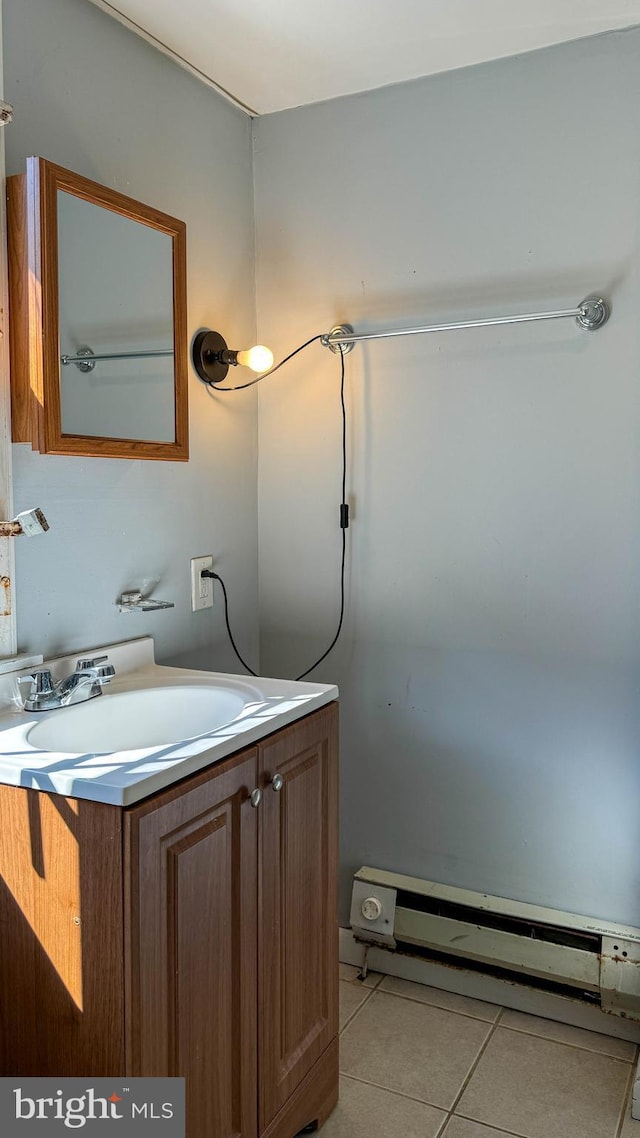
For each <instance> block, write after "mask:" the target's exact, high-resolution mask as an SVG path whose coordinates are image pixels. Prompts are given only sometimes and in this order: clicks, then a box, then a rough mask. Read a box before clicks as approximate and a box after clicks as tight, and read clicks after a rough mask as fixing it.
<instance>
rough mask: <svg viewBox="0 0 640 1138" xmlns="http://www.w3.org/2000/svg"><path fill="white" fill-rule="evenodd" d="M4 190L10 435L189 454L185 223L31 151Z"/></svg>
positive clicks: (47, 442)
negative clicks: (22, 171)
mask: <svg viewBox="0 0 640 1138" xmlns="http://www.w3.org/2000/svg"><path fill="white" fill-rule="evenodd" d="M7 189H8V207H9V210H8V212H9V217H8V221H9V283H10V300H11V315H12V319H11V388H12V421H13V438H14V441H15V442H30V443H31V445H32V446H33V447H34V449H37V450H40V451H42V452H43V453H47V454H68V455H97V456H103V457H112V458H155V459H174V460H186V459H187V458H188V436H187V431H188V423H187V412H188V408H187V330H186V263H185V262H186V257H185V245H186V231H185V225H184V223H183V222H181V221H178V220H176V219H175V218H172V217H169V216H168V215H167V214H163V213H160V212H159V211H157V210H155V209H152V208H150V207H149V206H145V205H143V204H142V203H140V202H136V201H134V200H133V199H131V198H128V197H125V196H124V195H123V194H119V193H117V192H116V191H114V190H111V189H109V188H108V187H106V186H100V185H98V184H97V183H96V182H91V181H89V180H88V179H86V178H83V177H81V176H80V175H77V174H73V173H71V172H70V171H68V170H64V169H62V167H59V166H55V165H53V164H52V163H50V162H47V161H45V160H44V159H42V158H29V159H28V160H27V173H26V174H20V175H16V176H14V177H12V178H9V179H7Z"/></svg>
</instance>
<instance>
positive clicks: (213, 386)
mask: <svg viewBox="0 0 640 1138" xmlns="http://www.w3.org/2000/svg"><path fill="white" fill-rule="evenodd" d="M322 335H323V334H322V332H320V333H319V334H318V335H317V336H312V337H311V339H310V340H305V342H304V344H301V345H300V347H299V348H295V349H294V351H293V352H289V355H288V356H285V357H284V359H283V360H280V363H277V364H274V366H273V367H270V368H269V370H268V371H263V373H262V375H257V376H256V378H255V379H250V380H249V382H248V383H238V384H237V386H236V387H221V386H220V384H219V383H210V384H209V387H210V388H211V390H212V391H244V389H245V387H253V385H254V384H255V383H260V382H261V380H263V379H266V378H267V376H268V375H273V374H274V372H276V371H278V370H279V369H280V368H281V367H282V366H283V364H288V363H289V360H292V359H293V357H294V356H297V354H298V352H301V351H302V350H303V349H304V348H308V347H309V344H314V343H315V342H316V340H321V339H322ZM340 355H342V352H341V353H340Z"/></svg>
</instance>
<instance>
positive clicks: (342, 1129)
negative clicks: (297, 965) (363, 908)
mask: <svg viewBox="0 0 640 1138" xmlns="http://www.w3.org/2000/svg"><path fill="white" fill-rule="evenodd" d="M340 989H341V992H340V996H341V1001H340V1021H341V1022H340V1028H341V1039H340V1070H341V1080H340V1103H339V1105H338V1107H337V1108H336V1110H335V1111H334V1113H333V1114H332V1116H331V1118H329V1120H328V1121H327V1122H326V1123H325V1125H324V1127H323V1128H322V1138H513V1136H516V1138H640V1122H634V1121H633V1119H632V1118H631V1116H630V1113H629V1112H630V1102H629V1100H630V1090H631V1086H632V1082H633V1077H634V1075H635V1061H636V1058H637V1048H636V1046H635V1044H633V1043H626V1042H624V1041H622V1040H619V1039H613V1038H611V1037H610V1036H606V1035H598V1034H596V1033H595V1032H592V1031H583V1030H582V1029H581V1028H576V1027H566V1026H565V1025H563V1024H559V1023H554V1022H552V1021H551V1020H544V1019H538V1018H537V1017H536V1016H530V1015H524V1014H522V1013H521V1012H514V1011H510V1010H509V1009H506V1008H500V1007H497V1006H496V1005H495V1004H485V1003H483V1002H482V1001H481V1000H472V999H469V998H468V997H466V996H456V995H452V994H451V993H449V992H441V991H439V990H437V989H436V988H427V987H423V986H422V985H421V984H412V983H409V982H408V981H406V980H398V979H395V978H394V977H392V976H380V975H376V974H372V975H370V976H369V977H368V978H367V980H366V981H365V982H364V983H361V982H360V981H359V980H358V979H357V969H355V968H352V967H350V966H349V965H344V964H341V965H340Z"/></svg>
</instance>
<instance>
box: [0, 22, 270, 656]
mask: <svg viewBox="0 0 640 1138" xmlns="http://www.w3.org/2000/svg"><path fill="white" fill-rule="evenodd" d="M3 9H4V58H5V97H6V98H7V99H8V100H9V101H10V102H11V103H13V104H14V107H15V121H14V123H13V124H12V126H11V128H10V130H9V131H8V132H7V134H6V136H5V137H6V145H7V169H8V172H9V173H17V172H20V171H21V170H23V169H24V162H25V158H26V157H27V156H28V155H31V154H39V155H42V156H43V157H45V158H49V159H51V160H52V161H54V162H57V163H59V164H60V165H62V166H66V167H68V168H69V169H71V170H75V171H77V172H79V173H81V174H84V175H86V176H87V177H90V178H93V179H95V180H96V181H98V182H102V183H104V184H105V185H108V186H113V187H114V188H115V189H118V190H121V191H123V192H124V193H126V194H129V195H130V196H131V197H134V198H138V199H140V200H141V201H144V202H146V203H148V204H149V205H153V206H155V207H157V208H158V209H160V210H163V211H165V212H167V213H170V214H172V215H174V216H176V217H179V218H182V219H183V220H184V221H185V222H186V224H187V265H188V305H189V315H188V329H189V335H190V336H191V335H192V334H193V332H194V331H195V330H196V329H197V328H199V327H201V326H203V325H206V326H213V327H219V328H220V329H221V330H222V331H223V332H224V333H225V334H226V335H227V336H228V338H229V342H231V343H235V342H238V343H245V342H249V343H251V342H253V337H254V335H255V312H254V294H253V257H254V247H253V199H252V173H251V168H252V155H251V122H250V120H249V119H248V118H247V117H246V116H245V115H244V114H243V113H242V112H241V111H239V110H236V109H235V108H234V107H232V106H230V105H229V104H228V103H226V102H225V101H224V100H223V99H222V98H220V97H219V96H217V95H216V94H215V93H214V92H213V91H211V90H209V89H207V88H206V87H205V86H203V85H202V84H201V83H199V82H198V81H197V80H195V79H193V78H191V77H190V76H189V75H187V74H186V73H185V72H184V71H183V70H181V69H180V68H179V67H177V66H176V65H175V64H173V63H172V62H171V61H170V60H169V59H167V57H166V56H164V55H161V54H160V53H159V52H157V51H155V50H154V49H153V48H151V47H150V46H148V45H147V44H146V43H144V42H143V41H142V40H141V39H140V38H138V37H137V36H135V35H133V34H132V33H130V32H129V31H127V30H125V29H124V28H123V27H122V26H120V25H119V24H118V23H116V22H115V21H114V20H112V19H111V18H109V17H108V16H106V15H105V14H104V13H102V12H100V11H99V10H98V9H97V8H95V7H94V6H93V5H92V4H90V3H88V0H4V3H3ZM189 400H190V428H191V461H190V462H189V463H188V464H183V463H165V462H141V461H122V460H116V459H96V458H94V459H82V458H61V457H57V456H55V457H54V456H42V455H38V454H34V453H32V452H31V450H30V448H28V447H26V446H15V447H14V448H13V449H14V477H15V488H14V493H15V505H16V509H18V510H21V509H23V508H25V507H28V506H32V505H40V506H41V507H42V508H43V510H44V511H45V513H46V515H47V518H48V519H49V522H50V524H51V530H50V533H49V534H48V535H47V536H46V538H38V539H35V538H34V539H33V540H31V541H24V542H18V543H16V555H17V603H18V636H19V644H20V647H21V648H24V649H30V650H33V651H41V652H44V653H45V654H52V653H55V652H57V651H59V650H62V649H69V650H73V649H74V648H83V647H90V646H92V645H97V644H104V643H108V642H110V641H114V640H120V639H127V638H130V637H133V636H139V635H142V634H147V633H149V634H151V635H153V636H154V637H155V638H156V649H157V655H158V658H159V659H161V660H171V661H172V662H175V663H186V664H192V665H200V666H202V667H208V668H221V669H223V670H224V669H227V670H229V669H233V667H234V664H233V660H234V657H233V655H232V653H231V650H230V648H229V647H228V642H227V637H226V632H225V631H224V624H223V620H222V606H221V605H220V606H218V607H216V609H215V610H214V611H213V612H208V611H205V612H200V613H195V614H192V613H191V605H190V578H189V558H190V557H192V556H196V555H199V554H202V553H213V554H214V555H215V557H216V560H217V561H218V565H219V568H220V572H221V573H222V574H223V575H224V576H225V578H226V580H227V584H228V586H229V590H230V593H231V596H232V601H233V605H234V627H235V629H236V631H237V639H238V641H239V643H240V644H241V645H242V646H243V648H244V649H245V651H246V653H247V655H248V656H249V657H250V658H252V659H256V658H257V650H258V635H257V514H256V457H257V428H256V408H255V395H254V394H253V392H250V393H247V395H246V396H239V397H237V398H236V399H235V400H234V401H233V402H228V401H227V402H223V400H222V399H221V398H220V397H218V398H217V399H216V398H215V397H211V395H210V394H209V392H208V390H207V389H206V388H205V387H204V386H203V385H202V384H201V383H200V382H199V380H198V379H197V378H196V377H195V375H194V374H193V373H192V372H191V373H190V376H189ZM154 578H158V579H159V582H158V585H157V590H156V591H157V595H159V596H160V597H161V598H163V599H165V600H171V601H174V602H175V605H176V607H175V609H172V610H171V611H166V612H159V613H154V614H151V615H146V616H143V615H126V616H120V615H119V614H118V613H117V610H116V608H115V606H114V602H115V600H116V597H117V596H119V594H120V593H121V592H122V590H123V589H125V588H127V587H129V588H130V587H133V586H135V585H139V584H142V583H143V582H144V581H145V580H153V579H154Z"/></svg>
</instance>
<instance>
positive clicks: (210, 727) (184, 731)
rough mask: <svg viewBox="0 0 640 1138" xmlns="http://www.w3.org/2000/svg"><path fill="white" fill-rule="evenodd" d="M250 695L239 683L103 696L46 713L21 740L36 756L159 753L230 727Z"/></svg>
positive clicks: (253, 692) (252, 696) (177, 687)
mask: <svg viewBox="0 0 640 1138" xmlns="http://www.w3.org/2000/svg"><path fill="white" fill-rule="evenodd" d="M256 694H257V693H256V692H255V691H254V690H253V689H252V688H250V687H249V685H248V684H247V685H246V686H244V685H242V684H241V683H239V684H238V685H235V686H229V687H225V686H223V685H222V684H207V685H202V686H188V687H187V686H184V685H175V686H171V687H156V688H147V689H144V690H137V691H124V692H108V691H107V692H106V693H104V694H103V695H101V696H98V697H95V698H94V699H90V700H87V702H86V703H79V704H76V705H74V706H71V707H65V708H62V709H60V710H55V711H50V712H47V713H46V714H45V717H44V718H43V719H42V720H41V721H40V722H39V723H36V724H35V725H34V726H33V727H31V729H30V730H29V732H28V734H27V740H28V742H29V744H30V746H32V747H36V748H38V750H43V751H58V752H62V753H64V754H76V755H78V754H88V753H93V754H96V753H97V754H106V753H111V752H114V751H132V750H137V749H139V748H145V747H159V746H160V747H161V746H165V745H170V744H173V743H179V742H183V741H184V740H186V739H193V738H195V737H196V736H198V735H206V734H208V733H209V732H210V731H216V730H217V729H218V728H220V727H223V726H224V724H225V723H231V722H232V721H233V720H234V719H236V718H237V716H238V715H240V713H241V712H242V711H243V710H244V708H245V707H246V706H247V704H249V703H252V702H253V701H254V700H255V699H256Z"/></svg>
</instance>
